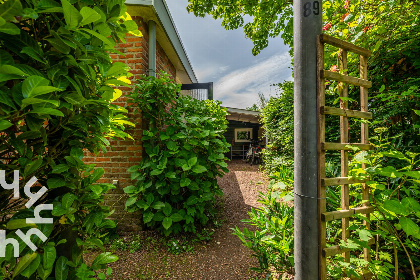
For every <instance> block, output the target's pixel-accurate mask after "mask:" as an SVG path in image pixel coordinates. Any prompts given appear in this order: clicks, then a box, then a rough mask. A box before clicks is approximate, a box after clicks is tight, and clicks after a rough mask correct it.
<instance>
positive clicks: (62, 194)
mask: <svg viewBox="0 0 420 280" xmlns="http://www.w3.org/2000/svg"><path fill="white" fill-rule="evenodd" d="M1 2H2V4H0V138H1V144H0V157H1V161H0V169H1V170H3V171H5V173H4V177H5V178H6V181H7V182H9V183H10V182H11V181H12V180H13V171H14V170H18V171H19V185H20V196H19V197H20V198H19V199H15V200H11V199H12V197H13V191H12V190H5V189H0V216H3V219H2V221H1V222H0V229H1V230H6V233H7V236H6V238H8V239H10V238H15V239H17V240H20V241H19V242H20V247H19V257H18V258H15V257H13V250H12V246H11V245H8V246H7V247H6V252H5V257H3V258H0V278H1V279H3V278H5V279H18V278H19V279H21V278H24V277H26V278H28V277H31V279H35V278H36V279H47V278H49V279H51V278H53V279H67V278H69V279H93V278H92V277H91V276H92V275H94V274H95V273H94V272H93V270H96V269H99V268H102V267H104V265H105V264H106V263H109V262H112V261H115V260H116V259H117V258H116V257H115V256H112V255H110V254H109V253H102V254H100V255H99V256H98V257H97V258H96V259H95V261H94V262H93V264H92V265H91V267H87V265H86V264H85V263H84V262H83V258H82V252H83V249H84V248H85V247H99V248H102V249H103V244H102V241H101V239H102V238H103V236H104V234H105V232H106V230H107V229H108V228H112V227H114V226H115V225H114V223H113V222H112V221H110V220H106V219H105V218H106V217H107V216H108V215H109V214H110V213H109V209H108V207H105V206H101V202H102V196H103V194H104V193H105V192H106V191H107V190H109V189H110V188H112V187H113V186H112V185H109V184H95V182H96V181H97V180H98V179H99V178H100V177H101V175H102V174H103V170H102V169H96V170H94V166H93V165H86V164H84V163H83V150H84V149H88V150H90V151H92V152H96V151H100V150H103V149H104V148H105V146H107V145H109V142H108V140H107V138H106V136H110V135H114V136H116V137H126V136H127V135H126V133H125V132H124V131H123V130H124V127H123V121H124V120H125V116H124V113H125V112H126V110H125V109H123V108H121V107H118V106H115V105H112V104H111V102H112V101H113V100H115V99H117V98H118V97H119V96H120V95H121V91H119V90H116V89H115V90H114V88H113V87H112V86H117V85H127V83H126V81H128V80H127V79H126V77H127V76H128V74H129V73H128V67H127V66H126V65H124V64H123V63H112V61H111V59H110V56H109V53H112V52H115V51H114V46H115V44H116V42H117V41H119V40H124V36H125V34H126V33H127V32H131V33H133V34H136V35H141V34H140V32H139V31H138V28H137V25H136V23H135V22H134V21H132V20H131V19H130V17H129V16H128V14H127V13H126V7H125V5H124V1H123V0H113V1H105V0H103V1H92V0H80V1H75V0H61V1H54V0H30V1H19V0H6V1H1ZM33 176H35V177H36V178H37V180H38V181H37V182H38V183H35V184H34V186H33V187H32V188H31V189H30V190H31V192H33V193H35V192H36V191H38V190H39V189H40V188H39V187H40V186H45V187H46V188H47V191H46V193H45V194H44V195H43V196H42V197H41V198H40V199H39V200H38V201H37V202H36V204H35V205H33V206H31V207H29V209H25V208H26V207H25V199H27V198H28V197H27V195H26V194H25V192H24V186H25V184H26V183H27V182H28V181H29V180H30V179H31V178H32V177H33ZM44 190H45V189H44ZM40 204H53V210H52V211H47V210H44V211H41V216H42V217H44V218H45V217H52V218H53V221H54V222H53V224H38V225H31V224H28V223H27V222H26V218H30V217H34V209H35V207H36V206H38V205H40ZM31 227H35V228H36V229H38V230H40V231H41V233H42V234H43V235H45V237H46V238H47V239H46V240H45V241H41V239H40V238H36V237H34V236H32V241H33V242H34V244H35V245H36V247H37V249H36V250H35V251H33V249H31V248H30V247H28V246H27V245H25V244H24V243H23V242H21V239H20V238H19V237H17V236H16V233H15V232H16V231H17V230H22V232H27V231H28V229H29V228H31ZM60 244H61V245H60ZM101 277H104V275H101Z"/></svg>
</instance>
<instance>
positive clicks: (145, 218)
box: [143, 212, 154, 224]
mask: <svg viewBox="0 0 420 280" xmlns="http://www.w3.org/2000/svg"><path fill="white" fill-rule="evenodd" d="M153 216H154V214H153V213H152V212H146V213H144V214H143V222H144V223H145V224H147V223H149V222H150V221H151V220H152V219H153Z"/></svg>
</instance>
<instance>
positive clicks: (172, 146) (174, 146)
mask: <svg viewBox="0 0 420 280" xmlns="http://www.w3.org/2000/svg"><path fill="white" fill-rule="evenodd" d="M166 147H168V149H169V150H171V151H176V150H177V149H178V145H177V144H176V142H174V141H168V142H166Z"/></svg>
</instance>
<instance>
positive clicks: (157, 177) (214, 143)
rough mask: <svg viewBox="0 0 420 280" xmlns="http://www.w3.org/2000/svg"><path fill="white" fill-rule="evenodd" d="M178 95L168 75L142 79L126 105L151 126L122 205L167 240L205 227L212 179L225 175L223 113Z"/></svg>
mask: <svg viewBox="0 0 420 280" xmlns="http://www.w3.org/2000/svg"><path fill="white" fill-rule="evenodd" d="M118 69H119V66H118V65H115V66H112V67H111V68H110V69H109V70H108V75H111V74H112V75H114V74H118V75H119V73H118ZM178 90H179V88H178V86H177V85H175V84H174V83H173V81H171V80H169V79H168V78H167V75H162V76H161V77H159V78H153V77H145V78H144V80H142V81H139V82H138V84H137V89H136V90H135V91H134V92H133V93H132V95H131V98H132V100H130V103H133V108H134V109H135V108H142V114H143V116H144V117H145V118H147V119H149V120H150V123H151V126H150V128H149V129H146V130H144V132H143V139H142V140H143V145H144V148H145V152H146V153H145V155H144V156H143V160H142V162H141V163H140V164H138V165H135V166H133V167H132V168H130V169H129V170H128V171H129V172H131V174H132V176H131V177H132V178H133V179H136V180H137V183H136V185H135V186H133V187H129V188H126V189H125V192H126V193H128V194H129V195H130V197H129V198H128V200H127V202H126V205H129V209H130V211H135V210H139V211H140V212H141V213H142V214H143V222H144V223H145V224H147V226H150V227H155V228H158V229H159V230H161V231H162V232H163V233H164V234H165V235H169V234H172V233H175V234H176V233H180V232H182V231H185V232H194V231H195V230H196V225H197V224H198V223H201V224H202V225H205V224H206V223H207V221H208V220H209V218H208V215H211V213H213V211H214V209H213V202H214V200H215V197H216V195H218V194H220V193H221V192H220V189H219V188H218V186H217V179H216V177H217V176H221V175H222V174H223V171H222V170H220V167H222V166H226V164H225V163H224V153H225V152H227V146H228V144H227V143H226V141H225V139H224V138H223V132H224V131H225V129H226V122H227V121H226V110H225V109H222V108H221V107H220V103H218V102H213V101H199V100H196V99H192V98H189V97H185V96H180V97H179V98H177V97H176V93H177V91H178ZM168 104H169V105H168ZM209 116H212V118H210V117H209ZM211 158H213V159H214V160H213V161H212V160H211ZM138 197H140V198H141V199H140V200H138V199H137V198H138ZM187 210H188V215H187V214H186V212H187Z"/></svg>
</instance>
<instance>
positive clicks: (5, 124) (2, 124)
mask: <svg viewBox="0 0 420 280" xmlns="http://www.w3.org/2000/svg"><path fill="white" fill-rule="evenodd" d="M12 125H13V124H12V123H11V122H9V121H6V120H0V131H1V130H5V129H8V128H9V127H11V126H12Z"/></svg>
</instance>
